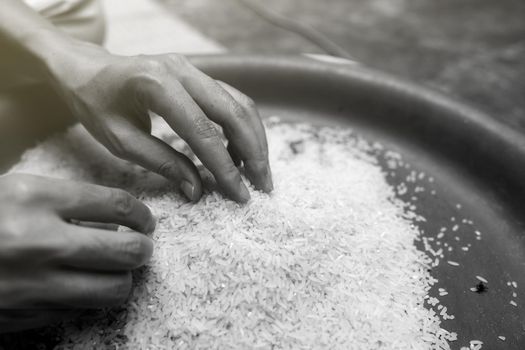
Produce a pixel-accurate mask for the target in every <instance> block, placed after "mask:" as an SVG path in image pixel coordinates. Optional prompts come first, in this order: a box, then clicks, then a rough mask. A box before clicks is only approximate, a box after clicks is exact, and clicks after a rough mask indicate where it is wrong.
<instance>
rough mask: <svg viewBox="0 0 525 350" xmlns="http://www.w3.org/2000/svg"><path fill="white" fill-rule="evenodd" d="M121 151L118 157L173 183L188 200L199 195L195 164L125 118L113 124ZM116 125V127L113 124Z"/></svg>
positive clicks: (200, 193) (200, 190)
mask: <svg viewBox="0 0 525 350" xmlns="http://www.w3.org/2000/svg"><path fill="white" fill-rule="evenodd" d="M113 123H114V124H113V125H112V129H113V130H116V131H115V135H116V137H118V139H119V140H118V144H119V148H120V149H121V151H120V152H119V154H117V155H118V156H119V157H121V158H124V159H126V160H129V161H131V162H133V163H136V164H138V165H140V166H142V167H144V168H145V169H148V170H150V171H153V172H155V173H157V174H159V175H161V176H164V177H165V178H166V179H168V180H170V181H171V182H173V183H174V184H176V185H178V187H179V189H180V191H181V192H182V193H184V195H185V196H186V197H187V198H188V199H189V200H191V201H193V202H197V201H198V200H199V199H200V197H201V196H202V182H201V178H200V175H199V171H198V170H197V168H196V167H195V165H194V164H193V163H192V162H191V161H190V160H189V159H188V157H186V156H185V155H183V154H182V153H179V152H177V151H175V150H174V149H173V148H171V147H170V146H169V145H168V144H166V143H164V142H163V141H162V140H159V139H158V138H156V137H155V136H152V135H149V134H147V133H145V132H143V131H142V130H140V129H139V128H137V127H136V126H135V125H133V124H132V123H130V122H128V121H127V120H125V119H119V120H118V122H116V121H113ZM115 123H117V124H115Z"/></svg>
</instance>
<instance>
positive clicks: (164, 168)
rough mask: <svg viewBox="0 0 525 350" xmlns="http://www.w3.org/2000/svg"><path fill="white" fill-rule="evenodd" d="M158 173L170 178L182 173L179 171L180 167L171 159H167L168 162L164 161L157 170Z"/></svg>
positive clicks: (177, 176)
mask: <svg viewBox="0 0 525 350" xmlns="http://www.w3.org/2000/svg"><path fill="white" fill-rule="evenodd" d="M157 173H158V174H160V175H162V176H164V177H166V178H168V179H173V178H179V177H180V173H179V169H178V167H177V166H176V165H175V164H173V162H171V161H167V162H164V163H162V164H161V165H160V166H159V168H158V170H157Z"/></svg>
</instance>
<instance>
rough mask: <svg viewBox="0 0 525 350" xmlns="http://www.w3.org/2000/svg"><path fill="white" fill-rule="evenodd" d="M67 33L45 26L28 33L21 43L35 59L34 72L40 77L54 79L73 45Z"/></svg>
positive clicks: (33, 59)
mask: <svg viewBox="0 0 525 350" xmlns="http://www.w3.org/2000/svg"><path fill="white" fill-rule="evenodd" d="M74 40H75V39H72V38H70V37H68V36H67V35H65V34H63V33H61V32H59V31H57V30H55V29H52V28H43V29H39V30H38V31H36V32H33V33H26V34H25V35H24V37H23V38H21V44H22V46H23V47H24V49H25V50H26V52H27V53H28V54H29V55H30V56H31V58H32V61H33V67H32V70H33V72H32V73H33V74H34V76H36V77H37V78H39V79H44V80H46V81H49V80H53V77H54V76H55V74H56V72H55V71H56V69H57V67H58V66H60V65H61V64H62V61H64V59H65V58H66V57H65V56H64V54H66V53H67V51H68V50H67V47H68V46H70V45H72V41H74Z"/></svg>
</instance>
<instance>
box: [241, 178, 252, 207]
mask: <svg viewBox="0 0 525 350" xmlns="http://www.w3.org/2000/svg"><path fill="white" fill-rule="evenodd" d="M239 194H240V201H241V202H242V203H246V202H248V201H249V200H250V192H248V189H247V188H246V185H245V184H244V182H242V181H241V182H239Z"/></svg>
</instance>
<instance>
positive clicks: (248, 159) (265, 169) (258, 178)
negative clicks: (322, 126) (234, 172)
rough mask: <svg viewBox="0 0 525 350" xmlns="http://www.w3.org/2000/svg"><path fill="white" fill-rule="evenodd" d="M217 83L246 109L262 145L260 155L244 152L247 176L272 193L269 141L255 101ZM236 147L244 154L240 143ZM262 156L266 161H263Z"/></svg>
mask: <svg viewBox="0 0 525 350" xmlns="http://www.w3.org/2000/svg"><path fill="white" fill-rule="evenodd" d="M217 83H218V84H219V85H220V86H221V87H222V88H223V89H224V90H225V91H227V92H228V93H229V94H230V95H231V97H232V98H233V99H234V100H236V101H237V103H239V104H240V105H241V106H243V107H244V109H243V110H244V111H246V115H247V116H248V117H249V120H250V121H251V125H252V127H253V129H254V130H255V133H256V134H257V135H258V140H259V142H260V144H261V152H260V153H258V154H249V153H247V152H244V157H243V158H242V159H243V161H244V166H245V169H246V172H247V175H248V177H249V178H250V180H251V181H255V183H254V185H255V187H256V188H258V189H262V190H263V191H265V192H271V191H272V190H273V180H272V172H271V169H270V162H269V160H268V141H267V138H266V131H265V129H264V125H263V123H262V121H261V117H260V116H259V112H258V111H257V109H256V108H255V106H254V103H253V101H252V100H251V99H250V98H249V97H248V96H246V95H245V94H243V93H242V92H240V91H239V90H237V89H236V88H234V87H233V86H231V85H228V84H226V83H225V82H222V81H218V82H217ZM234 145H236V147H235V149H237V150H240V152H242V150H243V147H242V145H240V142H237V143H234ZM237 145H238V146H237ZM237 152H239V151H237ZM261 154H262V158H263V159H264V160H261Z"/></svg>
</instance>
